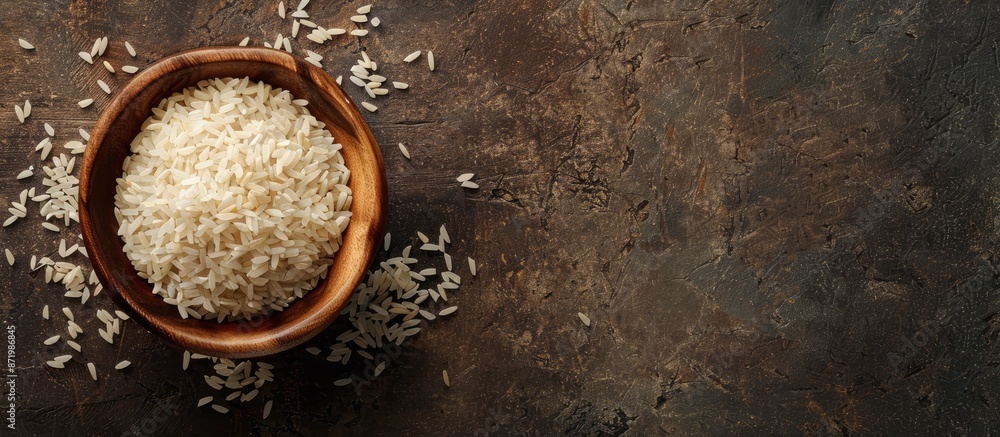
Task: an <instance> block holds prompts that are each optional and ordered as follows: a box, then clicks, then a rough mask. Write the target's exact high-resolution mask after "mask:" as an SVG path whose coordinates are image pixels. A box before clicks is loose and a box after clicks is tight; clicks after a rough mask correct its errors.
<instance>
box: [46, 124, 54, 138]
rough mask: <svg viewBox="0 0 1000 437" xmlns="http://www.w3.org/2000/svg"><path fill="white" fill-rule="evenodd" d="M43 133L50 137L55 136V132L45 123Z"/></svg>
mask: <svg viewBox="0 0 1000 437" xmlns="http://www.w3.org/2000/svg"><path fill="white" fill-rule="evenodd" d="M45 133H46V134H48V135H49V136H50V137H51V136H55V134H56V130H55V129H53V128H52V125H51V124H48V123H45Z"/></svg>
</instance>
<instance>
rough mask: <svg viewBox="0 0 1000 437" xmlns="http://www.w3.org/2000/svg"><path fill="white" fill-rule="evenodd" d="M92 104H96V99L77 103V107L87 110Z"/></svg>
mask: <svg viewBox="0 0 1000 437" xmlns="http://www.w3.org/2000/svg"><path fill="white" fill-rule="evenodd" d="M91 103H94V99H83V100H80V101H79V102H77V105H80V107H81V108H86V107H88V106H90V104H91Z"/></svg>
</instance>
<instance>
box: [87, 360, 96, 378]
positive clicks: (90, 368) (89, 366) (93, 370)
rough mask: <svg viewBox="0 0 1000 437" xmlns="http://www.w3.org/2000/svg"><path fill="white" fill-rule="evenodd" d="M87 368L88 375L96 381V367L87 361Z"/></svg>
mask: <svg viewBox="0 0 1000 437" xmlns="http://www.w3.org/2000/svg"><path fill="white" fill-rule="evenodd" d="M87 370H88V371H90V377H91V378H93V379H94V381H97V367H95V366H94V363H87Z"/></svg>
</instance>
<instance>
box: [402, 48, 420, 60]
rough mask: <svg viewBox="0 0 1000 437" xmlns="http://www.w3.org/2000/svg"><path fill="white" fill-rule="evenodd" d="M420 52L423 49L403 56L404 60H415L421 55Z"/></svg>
mask: <svg viewBox="0 0 1000 437" xmlns="http://www.w3.org/2000/svg"><path fill="white" fill-rule="evenodd" d="M420 53H421V51H420V50H417V51H415V52H413V53H410V54H408V55H406V57H405V58H403V62H413V61H415V60H416V59H417V58H419V57H420Z"/></svg>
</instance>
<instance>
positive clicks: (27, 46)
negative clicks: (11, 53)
mask: <svg viewBox="0 0 1000 437" xmlns="http://www.w3.org/2000/svg"><path fill="white" fill-rule="evenodd" d="M17 44H18V45H20V46H21V48H22V49H25V50H34V48H35V46H33V45H31V43H30V42H28V41H25V40H24V38H18V39H17Z"/></svg>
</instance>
